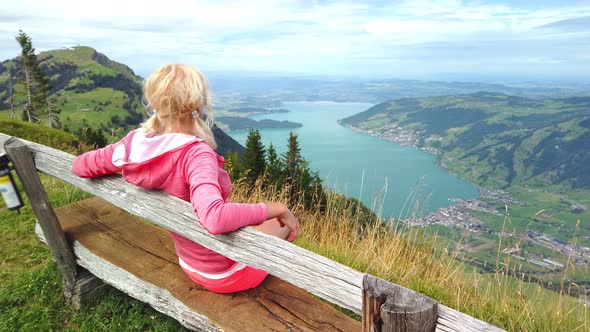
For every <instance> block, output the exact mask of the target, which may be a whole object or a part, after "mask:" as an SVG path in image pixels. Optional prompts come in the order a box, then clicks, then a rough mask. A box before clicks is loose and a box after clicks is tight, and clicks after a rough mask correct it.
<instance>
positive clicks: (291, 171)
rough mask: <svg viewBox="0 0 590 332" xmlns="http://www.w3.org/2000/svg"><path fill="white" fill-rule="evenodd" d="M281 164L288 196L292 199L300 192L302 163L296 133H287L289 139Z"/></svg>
mask: <svg viewBox="0 0 590 332" xmlns="http://www.w3.org/2000/svg"><path fill="white" fill-rule="evenodd" d="M282 160H283V164H284V165H285V169H284V177H285V184H286V185H288V186H289V198H290V199H291V200H292V201H294V200H296V199H297V198H298V197H299V194H300V189H301V186H300V181H299V180H300V178H301V169H302V166H304V165H303V162H304V160H303V157H301V149H300V148H299V142H298V141H297V135H295V134H294V133H293V132H290V133H289V141H288V144H287V151H286V152H285V153H284V154H283V155H282Z"/></svg>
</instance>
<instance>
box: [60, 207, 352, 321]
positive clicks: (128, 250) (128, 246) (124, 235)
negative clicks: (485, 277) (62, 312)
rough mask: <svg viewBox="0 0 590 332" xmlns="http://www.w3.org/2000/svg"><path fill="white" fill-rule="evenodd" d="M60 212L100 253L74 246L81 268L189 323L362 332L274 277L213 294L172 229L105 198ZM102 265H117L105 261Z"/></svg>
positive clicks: (77, 236) (78, 239)
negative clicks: (186, 261)
mask: <svg viewBox="0 0 590 332" xmlns="http://www.w3.org/2000/svg"><path fill="white" fill-rule="evenodd" d="M56 213H57V216H58V218H59V220H60V223H61V224H62V227H63V229H64V231H65V232H66V236H67V237H68V238H69V239H71V240H73V241H74V243H76V245H79V246H81V247H83V248H85V250H87V251H88V252H90V253H91V254H92V255H91V256H88V252H86V251H83V252H80V251H79V250H78V249H76V248H77V247H76V246H74V249H75V252H76V255H77V256H78V262H79V264H80V265H82V266H84V267H86V268H88V270H89V271H90V272H92V273H93V274H96V275H97V276H99V277H100V278H101V279H104V280H105V281H106V282H108V283H112V284H114V285H115V286H116V287H117V288H120V289H121V290H122V291H123V292H126V293H129V294H130V295H131V296H133V297H136V298H138V299H140V300H142V301H146V302H147V303H149V304H151V305H152V306H155V307H158V308H159V309H158V310H160V311H162V312H164V313H166V314H167V315H171V316H172V317H174V318H176V319H178V320H179V321H181V322H182V320H183V319H184V320H187V319H189V318H190V317H191V316H192V315H193V314H192V312H197V313H199V314H200V316H203V317H205V316H206V317H207V319H208V323H210V324H213V325H215V326H216V327H218V328H220V329H223V330H229V331H240V332H244V331H271V330H272V331H287V330H293V331H318V330H321V331H350V332H352V331H358V329H359V328H360V323H359V322H356V321H354V320H352V319H351V318H350V317H347V316H346V315H344V314H342V313H340V312H339V311H337V310H336V309H334V308H333V307H331V306H329V305H328V304H326V303H325V302H322V301H320V300H319V299H317V298H315V297H313V296H311V295H309V294H308V293H306V292H305V291H303V290H301V289H299V288H296V287H294V286H293V285H290V284H288V283H286V282H284V281H281V280H279V279H277V278H274V277H270V278H268V280H265V282H263V284H262V285H261V286H259V287H257V288H256V289H252V290H248V291H246V292H240V293H236V294H232V295H223V294H215V293H212V292H209V291H207V290H205V289H203V288H201V287H199V286H198V285H196V284H195V283H194V282H192V281H191V280H190V279H188V277H187V276H186V275H185V274H184V273H183V272H182V270H181V269H180V267H179V266H178V263H177V257H176V255H175V253H174V244H173V243H172V240H171V239H170V236H169V234H168V232H166V231H165V230H163V229H161V228H159V227H157V226H154V225H152V224H148V223H144V222H141V221H139V220H137V219H136V218H134V217H132V216H130V215H129V214H127V213H125V212H123V211H122V210H121V209H119V208H116V207H114V206H112V205H110V204H108V203H106V202H105V201H103V200H101V199H99V198H97V197H94V198H91V199H88V200H84V201H81V202H77V203H74V204H71V205H68V206H65V207H62V208H60V209H57V210H56ZM97 260H102V261H106V262H107V263H108V264H110V265H112V266H107V265H105V263H100V264H98V263H97ZM86 261H87V263H84V262H86ZM115 268H118V269H121V270H125V271H127V273H130V274H132V275H133V276H135V277H136V279H133V280H132V281H129V280H128V279H129V276H127V277H123V274H121V272H120V271H119V272H116V273H114V275H116V276H112V275H113V272H112V271H113V269H115ZM104 269H107V270H104ZM111 278H116V279H117V280H111ZM119 279H123V280H119ZM138 283H139V284H149V287H148V288H150V287H152V288H153V287H155V288H159V289H161V290H159V291H157V293H153V294H152V295H149V296H146V295H145V294H143V293H140V294H138V293H137V291H136V289H139V290H141V291H140V292H142V291H143V290H142V289H143V288H142V287H139V286H137V284H138ZM117 285H119V286H117ZM150 289H151V288H150ZM153 291H154V292H156V290H153ZM142 296H143V297H142ZM170 301H172V302H174V301H175V302H180V303H182V304H183V305H184V306H186V308H185V307H183V306H181V305H179V304H174V305H172V308H170V307H169V306H168V305H167V303H168V302H170ZM160 307H161V308H160ZM178 310H180V312H177V311H178ZM198 322H202V318H198V319H196V321H195V319H193V318H190V323H183V324H185V326H187V327H190V328H195V324H197V323H198Z"/></svg>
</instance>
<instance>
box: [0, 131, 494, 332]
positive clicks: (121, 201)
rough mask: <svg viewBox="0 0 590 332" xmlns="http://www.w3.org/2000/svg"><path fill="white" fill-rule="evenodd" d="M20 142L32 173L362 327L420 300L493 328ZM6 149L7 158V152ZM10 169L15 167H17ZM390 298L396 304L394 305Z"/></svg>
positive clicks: (462, 321) (0, 139) (470, 324)
mask: <svg viewBox="0 0 590 332" xmlns="http://www.w3.org/2000/svg"><path fill="white" fill-rule="evenodd" d="M10 138H11V137H10V136H8V135H5V134H2V133H0V146H4V144H5V143H6V142H7V141H8V140H9V139H10ZM21 141H22V142H23V143H24V144H25V145H26V146H27V147H28V149H29V150H30V151H31V152H32V154H33V156H34V161H35V167H36V169H37V171H39V172H41V173H44V174H47V175H50V176H53V177H55V178H58V179H60V180H62V181H64V182H67V183H69V184H71V185H73V186H75V187H78V188H80V189H82V190H84V191H86V192H88V193H91V194H93V195H95V196H98V197H100V198H102V199H104V200H106V201H108V202H109V203H111V204H113V205H116V206H118V207H120V208H121V209H123V210H125V211H127V212H129V213H131V214H133V215H136V216H138V217H141V218H144V219H147V220H149V221H151V222H153V223H155V224H157V225H159V226H161V227H163V228H165V229H167V230H170V231H172V232H175V233H177V234H180V235H182V236H184V237H186V238H188V239H191V240H193V241H195V242H197V243H199V244H201V245H203V246H205V247H207V248H209V249H211V250H214V251H216V252H221V253H223V254H224V255H225V256H227V257H229V258H231V259H233V260H235V261H239V262H242V263H245V264H247V265H250V266H252V267H255V268H258V269H262V270H265V271H267V272H269V273H270V274H272V275H274V276H277V277H279V278H281V279H283V280H285V281H287V282H289V283H291V284H293V285H295V286H298V287H300V288H302V289H304V290H306V291H308V292H310V293H312V294H315V295H317V296H319V297H320V298H322V299H325V300H327V301H329V302H331V303H334V304H336V305H338V306H340V307H343V308H346V309H349V310H351V311H353V312H355V313H357V314H362V315H363V326H365V327H366V328H370V326H372V325H370V324H371V322H367V324H365V321H366V320H367V321H369V320H371V321H372V320H373V319H372V318H367V317H374V315H375V314H376V312H375V311H377V312H378V311H379V308H381V314H382V315H383V307H382V305H385V304H386V303H385V302H387V306H388V307H392V308H393V307H395V306H398V307H401V308H405V309H404V310H406V311H408V309H411V308H410V307H408V305H407V304H404V302H408V303H410V302H411V303H418V302H420V304H419V305H421V306H426V307H428V308H429V309H428V311H430V312H431V313H433V314H434V316H435V319H436V317H438V324H439V325H440V324H442V325H445V324H447V323H448V324H450V326H454V327H455V328H456V327H457V326H462V327H463V328H467V329H470V330H471V329H473V330H476V329H477V330H480V331H492V330H498V329H497V328H496V327H494V326H491V325H489V324H487V323H485V322H482V321H479V320H477V319H475V318H473V317H471V316H468V315H465V314H463V313H460V312H458V311H455V310H453V309H450V308H448V307H445V306H442V305H438V306H437V304H436V303H435V302H434V301H432V300H431V299H429V298H427V297H425V296H423V295H420V294H418V293H415V292H414V291H412V290H409V289H406V288H404V287H401V286H398V285H394V284H391V283H389V282H386V281H383V280H380V279H377V278H375V277H372V276H370V275H366V274H363V273H361V272H358V271H356V270H353V269H351V268H349V267H347V266H344V265H342V264H340V263H337V262H334V261H332V260H330V259H328V258H326V257H323V256H321V255H318V254H316V253H313V252H310V251H308V250H305V249H303V248H300V247H298V246H296V245H293V244H291V243H289V242H286V241H283V240H280V239H278V238H276V237H273V236H269V235H266V234H264V233H262V232H259V231H257V230H255V229H252V228H249V227H246V228H243V229H240V230H238V231H236V232H232V233H229V234H222V235H215V236H214V235H211V234H209V233H208V232H207V231H206V230H205V229H204V228H203V227H202V226H201V225H200V224H199V223H198V221H197V217H196V215H195V213H194V211H193V208H192V206H191V204H190V203H188V202H186V201H183V200H181V199H178V198H176V197H173V196H170V195H168V194H166V193H164V192H160V191H147V190H144V189H141V188H139V187H137V186H134V185H131V184H129V183H127V182H126V181H125V180H124V179H123V178H122V177H121V176H120V175H112V176H105V177H101V178H96V179H82V178H79V177H78V176H76V175H74V174H73V173H72V172H71V167H72V162H73V160H74V158H75V157H74V156H73V155H71V154H69V153H66V152H63V151H60V150H56V149H53V148H50V147H47V146H44V145H41V144H37V143H33V142H29V141H25V140H21ZM7 150H8V149H7ZM8 152H9V156H10V151H8ZM15 167H17V168H18V165H15ZM388 295H389V299H388V298H387V297H388ZM393 297H395V298H396V299H394V298H393ZM416 299H419V300H416ZM385 300H387V301H385ZM395 301H398V302H397V303H394V302H395ZM363 304H364V306H363ZM437 307H438V310H437ZM375 309H376V310H375ZM392 310H393V309H392ZM445 322H446V323H445ZM445 326H446V325H445ZM452 330H454V328H453V329H452Z"/></svg>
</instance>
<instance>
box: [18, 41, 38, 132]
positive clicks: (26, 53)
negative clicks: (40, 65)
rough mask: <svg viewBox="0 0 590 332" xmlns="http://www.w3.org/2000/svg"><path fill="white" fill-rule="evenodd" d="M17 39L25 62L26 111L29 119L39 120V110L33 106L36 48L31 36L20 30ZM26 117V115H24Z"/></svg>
mask: <svg viewBox="0 0 590 332" xmlns="http://www.w3.org/2000/svg"><path fill="white" fill-rule="evenodd" d="M16 41H17V42H18V43H19V44H20V47H21V54H20V58H21V61H22V63H23V70H24V74H25V75H24V78H25V87H26V91H27V104H26V106H25V113H26V117H27V121H29V122H38V121H39V118H38V117H37V110H36V109H35V107H34V106H33V66H35V65H36V63H37V56H36V55H35V49H34V48H33V44H32V42H31V38H30V37H29V36H28V35H27V34H26V33H24V32H23V31H22V30H19V32H18V35H17V36H16ZM23 117H24V116H23Z"/></svg>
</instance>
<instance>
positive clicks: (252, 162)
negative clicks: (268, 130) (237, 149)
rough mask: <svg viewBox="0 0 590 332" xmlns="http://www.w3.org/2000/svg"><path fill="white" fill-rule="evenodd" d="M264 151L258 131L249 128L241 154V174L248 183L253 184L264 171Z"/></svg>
mask: <svg viewBox="0 0 590 332" xmlns="http://www.w3.org/2000/svg"><path fill="white" fill-rule="evenodd" d="M264 155H265V151H264V145H262V138H261V137H260V131H258V130H257V129H250V131H249V132H248V138H247V139H246V150H245V151H244V154H243V155H242V171H243V173H242V175H243V176H244V177H245V178H246V180H247V181H248V183H250V184H254V183H255V182H256V180H257V179H258V178H259V177H260V176H261V175H262V174H263V173H264V170H265V169H266V161H265V158H264Z"/></svg>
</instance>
